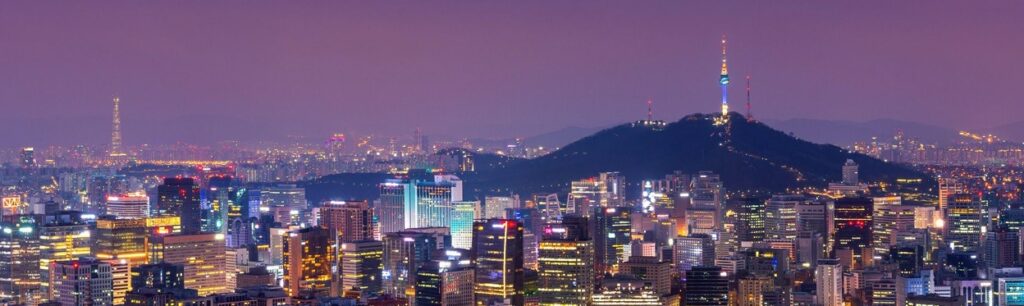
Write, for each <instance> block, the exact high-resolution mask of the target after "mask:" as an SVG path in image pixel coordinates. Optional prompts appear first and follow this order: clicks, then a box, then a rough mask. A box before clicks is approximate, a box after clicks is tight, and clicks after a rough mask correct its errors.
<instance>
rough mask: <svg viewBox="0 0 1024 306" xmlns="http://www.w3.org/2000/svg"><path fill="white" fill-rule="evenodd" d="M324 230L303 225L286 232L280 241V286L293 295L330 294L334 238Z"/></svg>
mask: <svg viewBox="0 0 1024 306" xmlns="http://www.w3.org/2000/svg"><path fill="white" fill-rule="evenodd" d="M331 236H332V234H331V232H330V231H329V230H328V229H325V228H321V227H310V228H304V229H300V230H296V231H292V232H289V233H288V238H287V239H288V241H287V243H285V244H284V259H283V261H284V265H283V266H284V288H285V292H287V293H288V295H290V296H293V297H320V296H328V295H330V294H331V292H330V290H331V282H332V280H333V272H332V271H331V267H332V265H333V264H334V263H335V259H334V256H335V251H334V242H333V241H334V239H332V237H331Z"/></svg>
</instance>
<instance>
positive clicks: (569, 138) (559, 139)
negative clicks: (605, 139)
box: [470, 126, 606, 148]
mask: <svg viewBox="0 0 1024 306" xmlns="http://www.w3.org/2000/svg"><path fill="white" fill-rule="evenodd" d="M605 128H606V127H578V126H567V127H563V128H560V129H557V130H554V131H550V132H544V133H541V134H537V135H534V136H530V137H526V138H523V143H525V144H527V145H529V146H531V147H537V146H540V147H549V148H558V147H562V146H565V145H567V144H569V143H571V142H573V141H576V140H578V139H580V138H583V137H586V136H587V135H590V134H593V133H597V132H598V131H600V130H603V129H605ZM470 142H472V143H473V144H476V145H479V146H483V147H504V146H505V145H508V144H510V143H515V139H514V138H503V139H484V138H475V139H471V140H470Z"/></svg>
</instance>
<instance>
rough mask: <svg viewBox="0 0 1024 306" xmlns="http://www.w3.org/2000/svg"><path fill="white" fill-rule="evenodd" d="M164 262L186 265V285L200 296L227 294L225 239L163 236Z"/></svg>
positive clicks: (208, 236) (195, 236)
mask: <svg viewBox="0 0 1024 306" xmlns="http://www.w3.org/2000/svg"><path fill="white" fill-rule="evenodd" d="M160 245H161V246H162V248H163V249H162V251H163V252H162V253H163V259H164V262H167V263H171V264H178V265H182V266H183V267H184V268H185V288H188V289H195V290H196V291H198V292H199V295H209V294H214V293H227V292H230V291H231V290H233V289H234V288H229V287H228V285H227V276H226V274H225V273H226V270H227V267H226V265H227V258H226V251H225V248H224V240H222V239H217V235H216V234H198V235H170V236H166V237H163V239H162V243H160Z"/></svg>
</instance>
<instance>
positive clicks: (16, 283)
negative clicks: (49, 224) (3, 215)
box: [0, 216, 43, 304]
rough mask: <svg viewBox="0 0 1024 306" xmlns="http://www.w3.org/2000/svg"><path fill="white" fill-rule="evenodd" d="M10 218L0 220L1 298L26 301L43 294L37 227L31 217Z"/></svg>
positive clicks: (19, 301)
mask: <svg viewBox="0 0 1024 306" xmlns="http://www.w3.org/2000/svg"><path fill="white" fill-rule="evenodd" d="M11 219H14V220H12V222H0V299H8V300H12V301H14V302H16V303H26V304H28V303H30V302H31V301H32V300H35V299H41V298H42V296H43V292H41V291H40V290H41V288H42V285H41V284H40V282H41V279H42V276H41V275H40V274H39V271H40V269H39V242H40V241H39V226H38V224H37V223H36V220H35V218H32V217H30V216H19V217H17V218H11Z"/></svg>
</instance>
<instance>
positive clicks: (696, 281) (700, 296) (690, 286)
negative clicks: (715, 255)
mask: <svg viewBox="0 0 1024 306" xmlns="http://www.w3.org/2000/svg"><path fill="white" fill-rule="evenodd" d="M685 286H686V290H685V291H684V293H683V302H684V305H687V306H697V305H701V306H704V305H714V306H727V305H729V278H728V275H727V273H726V272H725V271H723V270H722V268H720V267H693V268H692V269H690V271H686V284H685Z"/></svg>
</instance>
